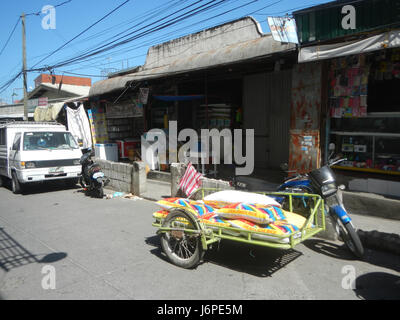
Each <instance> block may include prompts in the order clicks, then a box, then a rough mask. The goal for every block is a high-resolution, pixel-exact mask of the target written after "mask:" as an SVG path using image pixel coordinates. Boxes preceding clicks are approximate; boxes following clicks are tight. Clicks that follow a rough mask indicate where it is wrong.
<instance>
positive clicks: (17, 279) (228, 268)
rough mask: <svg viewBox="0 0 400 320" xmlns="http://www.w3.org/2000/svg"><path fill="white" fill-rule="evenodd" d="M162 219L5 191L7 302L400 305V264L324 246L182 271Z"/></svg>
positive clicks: (215, 260) (216, 256)
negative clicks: (165, 246) (167, 246)
mask: <svg viewBox="0 0 400 320" xmlns="http://www.w3.org/2000/svg"><path fill="white" fill-rule="evenodd" d="M157 209H158V207H157V205H156V204H155V203H154V202H151V201H147V200H136V201H134V200H128V199H122V198H115V199H109V200H106V199H103V200H101V199H91V198H88V197H86V196H85V195H84V194H83V193H81V192H79V189H67V190H65V189H62V188H61V187H59V186H37V187H34V188H31V189H29V190H28V192H27V193H26V194H24V195H14V194H12V192H11V191H10V190H8V189H6V188H0V296H1V298H2V299H206V300H209V299H240V300H241V299H267V300H269V299H346V300H347V299H394V298H395V299H400V290H399V288H400V274H399V271H400V257H399V256H394V255H391V254H388V253H382V252H377V251H372V250H366V257H365V259H364V261H357V260H354V259H353V258H352V256H351V255H350V254H349V253H348V252H347V250H346V249H345V248H344V247H343V246H342V245H341V244H340V243H332V242H327V241H324V240H319V239H312V240H309V241H307V242H306V243H304V244H301V245H299V246H297V247H296V249H295V250H288V251H283V250H276V249H268V248H267V249H266V248H261V247H250V246H247V245H242V244H238V243H233V242H221V244H220V246H219V248H217V247H215V248H213V249H212V250H210V251H209V252H207V253H206V255H205V261H204V263H202V264H201V265H199V266H198V267H197V268H196V269H194V270H185V269H181V268H178V267H176V266H174V265H172V264H170V263H169V262H168V261H166V258H165V257H164V255H163V253H162V251H161V249H160V247H159V239H158V237H157V236H156V235H155V229H154V228H153V227H152V226H151V223H152V216H151V214H152V212H153V211H155V210H157ZM354 279H355V282H354V281H353V280H354ZM354 283H355V288H354V287H353V288H352V284H354Z"/></svg>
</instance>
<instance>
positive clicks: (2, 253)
mask: <svg viewBox="0 0 400 320" xmlns="http://www.w3.org/2000/svg"><path fill="white" fill-rule="evenodd" d="M40 256H42V255H34V254H32V253H31V252H29V251H28V250H27V249H25V248H24V247H23V246H22V245H21V244H20V243H18V242H17V241H16V240H15V239H14V238H13V237H12V236H11V235H10V234H8V233H7V232H6V231H5V230H4V229H3V228H0V268H1V269H3V270H4V271H5V272H8V271H10V270H11V269H13V268H17V267H21V266H24V265H27V264H30V263H52V262H56V261H59V260H62V259H64V258H65V257H66V256H67V254H66V253H65V252H53V253H50V254H47V255H44V256H43V257H42V258H39V257H40Z"/></svg>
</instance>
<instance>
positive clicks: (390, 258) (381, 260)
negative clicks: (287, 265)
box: [303, 239, 400, 272]
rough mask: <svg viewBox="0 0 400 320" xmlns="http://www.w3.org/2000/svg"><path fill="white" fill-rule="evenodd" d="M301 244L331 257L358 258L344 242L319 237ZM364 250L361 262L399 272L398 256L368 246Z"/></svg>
mask: <svg viewBox="0 0 400 320" xmlns="http://www.w3.org/2000/svg"><path fill="white" fill-rule="evenodd" d="M303 244H304V245H305V246H306V247H308V248H309V249H311V250H313V251H315V252H317V253H320V254H324V255H327V256H330V257H332V258H336V259H341V260H347V261H356V260H359V259H357V258H356V257H355V256H354V255H353V254H352V253H351V252H350V251H349V249H347V247H346V245H345V244H343V245H339V244H336V243H332V242H328V241H325V240H319V239H310V240H307V241H305V242H303ZM364 250H365V254H364V257H363V259H362V261H363V262H366V263H369V264H372V265H375V266H379V267H383V268H388V269H392V270H394V271H397V272H400V256H398V255H395V254H392V253H388V252H383V251H377V250H373V249H368V248H365V249H364Z"/></svg>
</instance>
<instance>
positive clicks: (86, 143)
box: [66, 104, 92, 148]
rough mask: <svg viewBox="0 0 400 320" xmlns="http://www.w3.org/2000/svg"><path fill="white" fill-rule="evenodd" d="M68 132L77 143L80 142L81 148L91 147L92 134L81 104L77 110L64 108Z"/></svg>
mask: <svg viewBox="0 0 400 320" xmlns="http://www.w3.org/2000/svg"><path fill="white" fill-rule="evenodd" d="M66 111H67V121H68V130H69V131H70V132H71V134H72V135H73V136H74V137H75V139H76V140H77V142H79V140H82V144H83V145H82V148H91V147H92V134H91V131H90V124H89V119H88V117H87V115H86V112H85V108H84V107H83V104H81V105H80V106H79V108H78V109H76V110H74V109H71V108H70V107H66Z"/></svg>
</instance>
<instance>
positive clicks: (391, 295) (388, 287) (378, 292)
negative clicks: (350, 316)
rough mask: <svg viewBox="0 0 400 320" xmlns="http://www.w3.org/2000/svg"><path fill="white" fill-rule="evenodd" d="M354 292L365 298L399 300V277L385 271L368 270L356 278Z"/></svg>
mask: <svg viewBox="0 0 400 320" xmlns="http://www.w3.org/2000/svg"><path fill="white" fill-rule="evenodd" d="M355 288H356V289H354V292H355V294H356V295H357V297H359V298H360V299H365V300H399V299H400V277H399V276H397V275H394V274H390V273H386V272H370V273H366V274H363V275H361V276H359V277H358V278H357V279H356V286H355Z"/></svg>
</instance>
